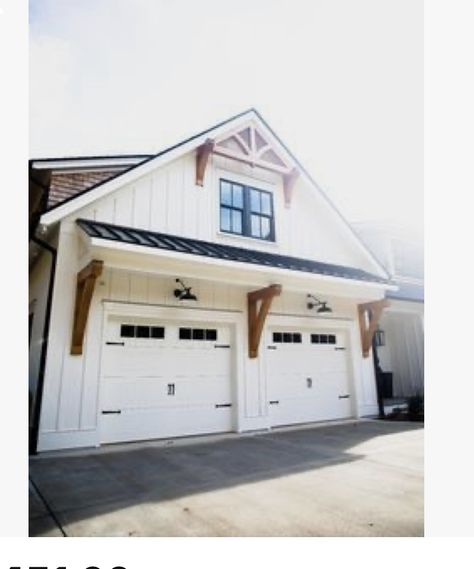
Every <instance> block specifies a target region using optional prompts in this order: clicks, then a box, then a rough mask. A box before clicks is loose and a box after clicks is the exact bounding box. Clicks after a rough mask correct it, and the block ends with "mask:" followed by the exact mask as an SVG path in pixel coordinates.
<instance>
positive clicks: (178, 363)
mask: <svg viewBox="0 0 474 569" xmlns="http://www.w3.org/2000/svg"><path fill="white" fill-rule="evenodd" d="M124 323H125V324H127V325H128V326H129V327H130V326H131V327H132V328H133V326H135V327H137V326H141V327H142V330H141V332H142V333H143V329H144V328H143V327H144V326H146V325H147V323H148V325H149V326H153V325H154V323H153V322H152V321H146V320H143V319H142V320H137V319H136V318H132V317H129V318H128V319H114V320H111V321H110V326H109V327H107V330H106V334H105V336H106V340H107V341H108V342H111V341H112V342H114V344H111V345H110V344H109V345H107V343H106V345H105V346H104V357H103V364H102V368H103V373H102V384H101V385H102V387H101V410H102V411H105V414H102V415H101V437H102V441H103V442H117V441H120V440H137V439H146V438H160V437H170V436H183V435H190V434H198V433H212V432H222V431H228V430H230V429H231V428H232V386H231V346H230V337H231V335H230V329H229V327H228V326H214V327H210V326H209V325H208V324H206V325H204V324H202V325H200V326H199V325H195V324H194V325H193V326H192V327H186V326H185V325H184V324H179V323H176V322H161V323H159V324H160V326H162V327H163V328H164V331H163V336H164V337H163V338H161V339H159V340H157V339H152V338H145V339H141V338H140V339H138V338H127V337H125V338H124V337H122V336H121V334H123V332H124V330H123V328H122V326H123V325H124ZM156 326H158V323H156ZM183 327H185V328H186V331H185V334H186V335H187V336H188V337H191V339H189V340H188V339H182V338H181V336H183V333H181V331H180V328H183ZM194 330H197V332H194V336H195V339H192V337H193V331H194ZM209 330H210V332H209ZM135 332H136V330H135ZM126 333H127V334H129V333H130V329H128V330H126ZM217 340H220V341H222V342H223V343H224V342H225V343H226V344H225V345H226V347H225V348H224V349H222V348H215V345H216V343H217ZM115 342H120V343H119V344H118V345H117V344H116V343H115ZM122 343H123V345H121V344H122ZM222 406H224V407H222Z"/></svg>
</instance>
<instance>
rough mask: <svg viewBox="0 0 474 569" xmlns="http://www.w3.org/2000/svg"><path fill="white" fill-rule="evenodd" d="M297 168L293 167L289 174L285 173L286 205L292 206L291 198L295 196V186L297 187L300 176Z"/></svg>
mask: <svg viewBox="0 0 474 569" xmlns="http://www.w3.org/2000/svg"><path fill="white" fill-rule="evenodd" d="M299 175H300V174H299V172H298V170H297V168H293V170H291V172H289V173H288V174H283V193H284V196H285V206H286V207H290V206H291V199H292V197H293V188H294V187H295V184H296V180H297V179H298V177H299Z"/></svg>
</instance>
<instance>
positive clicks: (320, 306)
mask: <svg viewBox="0 0 474 569" xmlns="http://www.w3.org/2000/svg"><path fill="white" fill-rule="evenodd" d="M308 298H310V299H311V300H312V301H313V302H308V304H307V305H306V306H307V307H308V308H309V309H310V310H312V309H313V308H316V309H317V310H316V312H317V313H318V314H323V313H324V312H332V308H329V306H328V303H327V301H322V300H319V298H316V297H315V296H313V295H312V294H308Z"/></svg>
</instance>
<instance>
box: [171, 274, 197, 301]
mask: <svg viewBox="0 0 474 569" xmlns="http://www.w3.org/2000/svg"><path fill="white" fill-rule="evenodd" d="M176 282H177V283H179V284H180V285H181V286H182V287H183V288H182V289H180V288H175V289H174V295H175V297H176V298H177V299H179V300H197V296H196V295H195V294H193V293H192V292H191V288H192V287H190V286H186V285H185V284H184V283H183V281H182V280H180V279H176Z"/></svg>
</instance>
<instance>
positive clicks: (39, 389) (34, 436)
mask: <svg viewBox="0 0 474 569" xmlns="http://www.w3.org/2000/svg"><path fill="white" fill-rule="evenodd" d="M31 240H32V241H33V242H34V243H36V244H37V245H39V246H40V247H42V248H43V249H45V250H46V251H48V252H49V253H50V254H51V269H50V274H49V284H48V296H47V300H46V309H45V315H44V326H43V339H42V345H41V356H40V366H39V372H38V383H37V386H36V394H35V398H34V401H33V409H32V424H31V429H30V438H29V452H30V454H37V452H38V451H37V447H38V436H39V424H40V418H41V404H42V402H43V390H44V373H45V369H46V356H47V352H48V340H49V328H50V322H51V306H52V303H53V290H54V278H55V275H56V260H57V250H56V249H55V248H54V247H53V246H52V245H50V244H49V243H47V242H46V241H43V240H42V239H40V238H38V237H36V236H34V235H33V237H32V238H31Z"/></svg>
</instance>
